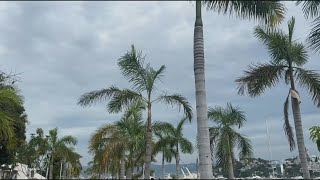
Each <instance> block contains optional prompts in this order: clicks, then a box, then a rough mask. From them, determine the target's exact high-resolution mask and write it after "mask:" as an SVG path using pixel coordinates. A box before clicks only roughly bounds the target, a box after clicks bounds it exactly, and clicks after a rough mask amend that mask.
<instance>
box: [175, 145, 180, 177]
mask: <svg viewBox="0 0 320 180" xmlns="http://www.w3.org/2000/svg"><path fill="white" fill-rule="evenodd" d="M176 151H177V154H176V178H177V179H180V169H181V168H180V154H179V145H178V144H177V149H176Z"/></svg>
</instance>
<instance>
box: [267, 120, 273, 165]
mask: <svg viewBox="0 0 320 180" xmlns="http://www.w3.org/2000/svg"><path fill="white" fill-rule="evenodd" d="M266 127H267V138H268V150H269V155H270V160H271V161H272V158H273V157H272V152H271V143H270V133H269V127H268V120H266Z"/></svg>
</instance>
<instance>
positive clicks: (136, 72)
mask: <svg viewBox="0 0 320 180" xmlns="http://www.w3.org/2000/svg"><path fill="white" fill-rule="evenodd" d="M144 59H145V56H142V52H137V51H136V49H135V48H134V46H133V45H132V47H131V51H128V52H127V53H126V54H125V55H124V56H122V57H121V58H120V59H119V60H118V66H119V67H120V70H121V72H122V74H123V76H124V77H125V78H127V79H128V81H129V82H130V83H132V88H133V89H134V90H130V89H119V88H117V87H114V86H112V87H110V88H107V89H101V90H97V91H91V92H89V93H85V94H83V95H82V96H81V97H80V99H79V101H78V104H79V105H82V106H88V105H91V104H93V103H95V102H100V101H102V100H105V99H107V98H110V99H111V100H110V101H109V103H108V105H107V107H108V111H109V112H110V113H118V112H120V111H122V110H123V109H124V108H125V107H128V105H129V104H130V103H131V102H134V101H141V102H143V103H144V105H145V106H146V107H147V111H148V118H147V131H146V141H147V142H146V156H145V171H144V172H145V178H146V179H149V178H150V167H151V160H152V105H153V104H154V103H157V102H164V103H166V104H170V105H177V106H178V107H181V106H182V107H183V109H184V112H185V114H186V116H187V117H188V118H189V120H191V119H192V108H191V106H190V104H189V102H188V101H187V99H186V98H185V97H183V96H181V95H179V94H173V95H167V94H162V95H160V96H156V97H154V95H155V92H157V88H156V84H157V83H158V82H159V81H161V77H162V76H163V74H164V70H165V66H164V65H163V66H161V67H160V68H159V69H157V70H155V69H154V68H152V67H151V66H150V64H145V63H144Z"/></svg>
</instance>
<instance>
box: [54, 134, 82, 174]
mask: <svg viewBox="0 0 320 180" xmlns="http://www.w3.org/2000/svg"><path fill="white" fill-rule="evenodd" d="M76 144H77V139H76V138H75V137H73V136H64V137H62V138H60V139H59V138H58V128H54V129H52V130H50V131H49V137H48V145H49V153H50V168H49V169H50V173H49V179H52V178H53V162H54V158H56V157H65V155H66V154H68V153H70V150H71V149H70V147H68V145H76Z"/></svg>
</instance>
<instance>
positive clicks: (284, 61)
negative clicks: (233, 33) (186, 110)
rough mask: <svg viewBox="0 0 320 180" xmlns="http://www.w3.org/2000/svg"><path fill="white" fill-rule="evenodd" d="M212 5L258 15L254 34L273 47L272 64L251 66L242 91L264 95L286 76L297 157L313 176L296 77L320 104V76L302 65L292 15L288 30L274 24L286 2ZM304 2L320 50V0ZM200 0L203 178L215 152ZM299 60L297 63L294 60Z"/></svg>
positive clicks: (312, 40) (197, 53)
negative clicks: (211, 151)
mask: <svg viewBox="0 0 320 180" xmlns="http://www.w3.org/2000/svg"><path fill="white" fill-rule="evenodd" d="M203 4H204V5H205V6H206V7H207V9H208V10H216V11H217V12H219V13H223V14H230V15H235V16H236V17H238V18H241V19H257V20H260V22H261V27H259V26H258V27H257V28H256V29H255V36H256V37H257V38H258V39H259V40H260V41H261V42H263V43H264V44H265V45H266V46H267V49H268V51H269V53H270V56H271V63H270V64H259V65H257V66H254V67H252V66H250V67H249V70H248V71H245V75H244V76H243V77H241V78H239V79H237V80H236V82H237V83H238V84H239V94H243V93H244V92H245V90H247V92H248V94H249V95H250V96H252V97H255V96H258V95H261V94H262V93H263V92H264V90H265V89H266V88H268V87H272V86H274V85H275V84H276V82H278V80H279V79H281V78H283V79H284V80H285V83H286V84H288V85H289V84H290V86H291V88H290V91H289V95H290V94H291V104H292V111H293V117H294V124H295V130H296V138H297V144H298V150H299V158H300V160H301V167H302V172H303V177H304V178H310V173H309V170H308V164H307V158H306V148H305V145H304V137H303V129H302V122H301V114H300V102H301V101H300V97H299V93H298V91H297V89H296V87H295V80H296V81H298V82H299V84H300V85H301V87H302V88H306V89H308V90H309V94H310V95H311V97H312V100H313V101H314V102H315V104H316V105H317V106H319V97H320V96H319V95H320V77H319V74H317V73H316V72H315V71H312V70H311V71H310V70H305V69H303V68H301V66H302V65H304V64H305V63H306V62H307V53H306V49H305V47H304V45H303V44H302V43H297V42H296V41H295V40H292V37H293V30H294V18H292V19H291V20H290V21H289V23H288V29H289V32H288V34H286V33H284V32H283V31H281V30H280V29H278V28H277V27H276V26H277V24H279V23H280V22H281V21H282V20H283V19H284V14H285V7H284V5H283V4H282V3H281V2H280V1H214V0H211V1H204V3H203ZM296 4H297V5H299V4H302V10H303V12H304V13H305V15H306V17H311V18H315V19H314V22H313V28H312V29H311V32H310V35H309V37H308V44H309V47H311V48H312V49H314V50H315V51H318V50H319V49H320V41H319V37H320V31H319V30H320V16H319V15H320V13H319V8H320V2H319V1H297V3H296ZM201 6H202V3H201V1H196V21H195V27H194V74H195V87H196V103H197V124H198V136H199V141H200V146H199V158H200V167H199V169H200V176H201V178H205V179H210V178H212V171H211V164H212V162H211V158H210V157H211V155H210V147H209V146H208V144H209V141H210V140H209V136H210V135H209V131H208V123H207V103H206V90H205V71H204V69H205V68H204V67H205V64H204V45H203V24H202V17H201ZM293 65H295V67H294V66H293ZM289 95H288V97H287V98H286V101H285V103H284V129H285V133H286V135H287V136H288V140H289V144H290V150H293V149H294V146H295V142H294V137H293V136H294V135H293V131H292V128H291V126H290V124H289V121H288V116H289V115H288V103H289Z"/></svg>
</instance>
